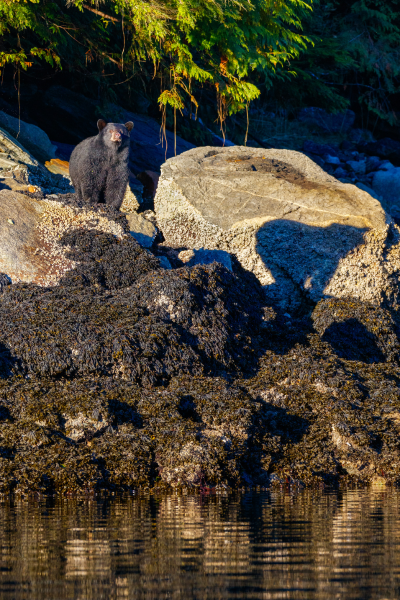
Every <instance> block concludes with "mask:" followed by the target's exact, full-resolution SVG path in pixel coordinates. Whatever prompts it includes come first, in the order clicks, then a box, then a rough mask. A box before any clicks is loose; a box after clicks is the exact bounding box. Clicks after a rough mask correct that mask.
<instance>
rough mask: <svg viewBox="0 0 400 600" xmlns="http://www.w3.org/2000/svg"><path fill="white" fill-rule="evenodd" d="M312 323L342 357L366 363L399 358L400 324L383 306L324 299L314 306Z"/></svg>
mask: <svg viewBox="0 0 400 600" xmlns="http://www.w3.org/2000/svg"><path fill="white" fill-rule="evenodd" d="M313 322H314V327H315V329H316V330H317V331H318V333H319V334H320V336H321V338H322V339H323V340H325V341H327V342H328V343H330V344H331V345H332V347H333V348H334V350H335V353H336V354H337V355H338V356H340V357H342V358H346V359H347V360H359V361H363V362H367V363H372V362H382V361H384V360H397V359H398V358H399V350H400V344H399V339H398V333H399V332H398V325H397V323H396V322H395V321H394V320H393V317H392V316H391V315H390V313H388V312H387V311H386V310H384V309H381V308H378V307H376V306H373V305H369V304H366V303H360V302H358V301H354V302H351V301H348V300H337V299H330V300H324V301H321V302H319V303H318V305H317V307H316V308H315V310H314V312H313Z"/></svg>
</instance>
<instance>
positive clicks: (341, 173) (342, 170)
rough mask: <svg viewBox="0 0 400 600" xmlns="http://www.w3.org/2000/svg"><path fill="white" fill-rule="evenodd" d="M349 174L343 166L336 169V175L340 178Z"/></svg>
mask: <svg viewBox="0 0 400 600" xmlns="http://www.w3.org/2000/svg"><path fill="white" fill-rule="evenodd" d="M347 175H348V173H347V171H345V170H344V169H342V167H339V168H338V169H336V171H335V177H336V178H337V179H339V178H340V177H347Z"/></svg>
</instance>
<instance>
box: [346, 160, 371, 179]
mask: <svg viewBox="0 0 400 600" xmlns="http://www.w3.org/2000/svg"><path fill="white" fill-rule="evenodd" d="M346 164H347V166H348V167H350V169H351V170H352V171H354V173H356V174H357V175H365V170H366V165H367V163H366V161H365V160H348V161H347V163H346Z"/></svg>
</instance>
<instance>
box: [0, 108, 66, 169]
mask: <svg viewBox="0 0 400 600" xmlns="http://www.w3.org/2000/svg"><path fill="white" fill-rule="evenodd" d="M0 126H1V127H2V128H3V129H5V130H6V131H8V133H10V134H11V135H12V136H14V137H15V138H16V139H17V140H18V141H19V142H20V143H21V144H22V145H23V146H24V147H25V148H26V149H27V150H29V152H31V153H32V154H33V155H34V156H35V158H37V159H38V160H40V161H41V162H43V163H44V162H45V161H46V160H50V159H52V158H55V157H56V147H55V146H53V144H52V143H51V141H50V139H49V136H48V135H47V133H45V132H44V131H43V129H40V127H36V125H31V124H30V123H25V121H20V120H19V119H16V118H15V117H11V116H10V115H7V114H6V113H5V112H3V111H1V110H0Z"/></svg>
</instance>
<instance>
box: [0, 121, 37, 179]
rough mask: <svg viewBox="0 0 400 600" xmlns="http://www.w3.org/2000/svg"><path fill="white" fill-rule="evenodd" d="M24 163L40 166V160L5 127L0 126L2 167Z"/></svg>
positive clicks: (7, 167) (0, 159) (0, 161)
mask: <svg viewBox="0 0 400 600" xmlns="http://www.w3.org/2000/svg"><path fill="white" fill-rule="evenodd" d="M18 164H22V165H31V166H35V167H38V166H39V163H38V161H37V160H36V159H35V158H34V157H33V156H32V155H31V154H30V153H29V152H28V151H27V150H26V149H25V148H24V147H23V146H22V145H21V144H20V143H19V142H18V141H17V140H16V139H15V138H14V137H13V136H12V135H11V134H10V133H8V131H6V130H5V129H2V128H1V127H0V168H2V169H9V168H13V167H15V166H17V165H18Z"/></svg>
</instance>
